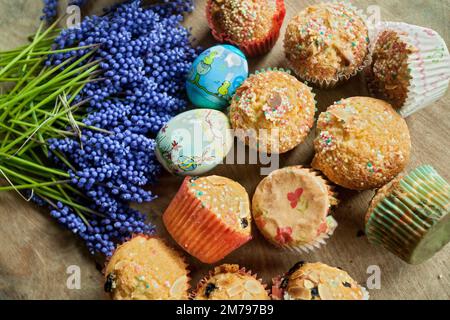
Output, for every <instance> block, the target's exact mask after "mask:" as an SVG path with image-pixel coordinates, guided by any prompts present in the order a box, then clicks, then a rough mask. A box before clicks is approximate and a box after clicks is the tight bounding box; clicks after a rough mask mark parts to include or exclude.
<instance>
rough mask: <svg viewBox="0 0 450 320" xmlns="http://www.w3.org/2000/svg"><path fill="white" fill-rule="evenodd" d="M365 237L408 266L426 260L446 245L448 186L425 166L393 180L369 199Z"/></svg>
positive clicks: (448, 235) (449, 209)
mask: <svg viewBox="0 0 450 320" xmlns="http://www.w3.org/2000/svg"><path fill="white" fill-rule="evenodd" d="M366 234H367V237H368V239H369V241H370V242H371V243H373V244H378V245H382V246H383V247H385V248H386V249H387V250H389V251H391V252H392V253H394V254H395V255H397V256H398V257H400V258H401V259H403V260H404V261H406V262H408V263H410V264H419V263H422V262H424V261H426V260H428V259H429V258H431V257H432V256H433V255H434V254H435V253H436V252H438V251H439V250H441V249H442V248H443V247H444V246H445V245H446V244H447V243H448V242H449V241H450V184H449V183H448V182H447V181H445V180H444V179H443V178H442V177H441V176H440V175H439V174H438V173H437V172H436V170H435V169H433V167H431V166H428V165H427V166H421V167H419V168H417V169H415V170H413V171H412V172H410V173H409V174H408V175H406V176H404V177H399V178H397V179H395V180H393V181H392V182H391V183H389V184H387V185H386V186H384V187H383V188H381V189H380V190H379V191H378V193H377V194H376V195H375V197H374V198H373V200H372V202H371V204H370V207H369V210H368V212H367V215H366Z"/></svg>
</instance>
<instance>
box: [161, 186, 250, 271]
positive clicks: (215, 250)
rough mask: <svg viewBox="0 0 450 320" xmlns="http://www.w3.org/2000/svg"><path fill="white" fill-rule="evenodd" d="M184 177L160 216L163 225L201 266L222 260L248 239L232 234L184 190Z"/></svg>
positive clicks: (241, 235) (185, 187) (235, 233)
mask: <svg viewBox="0 0 450 320" xmlns="http://www.w3.org/2000/svg"><path fill="white" fill-rule="evenodd" d="M190 179H191V177H186V178H185V179H184V181H183V184H182V185H181V188H180V190H179V191H178V193H177V194H176V196H175V197H174V198H173V200H172V202H171V203H170V205H169V207H168V208H167V209H166V211H165V212H164V214H163V222H164V225H165V226H166V229H167V231H168V232H169V233H170V235H171V236H172V238H173V239H174V240H175V241H176V242H177V243H178V244H179V245H180V246H181V247H182V248H183V249H184V250H185V251H187V252H188V253H189V254H191V255H192V256H194V257H196V258H197V259H198V260H200V261H201V262H203V263H209V264H212V263H215V262H217V261H219V260H222V259H223V258H224V257H225V256H227V255H228V254H229V253H231V252H232V251H234V250H236V249H237V248H239V247H240V246H242V245H243V244H245V243H246V242H248V241H249V240H251V238H252V237H251V235H248V236H247V235H244V234H242V233H239V232H236V231H234V230H232V229H231V228H230V227H228V226H227V225H226V224H225V223H224V222H222V221H221V220H220V219H219V218H218V217H217V216H216V215H215V214H214V213H213V212H211V211H210V210H209V209H208V208H205V207H204V206H203V205H202V202H201V201H200V200H199V199H197V198H196V197H195V196H194V195H193V194H192V193H191V192H190V191H189V188H188V183H189V181H190Z"/></svg>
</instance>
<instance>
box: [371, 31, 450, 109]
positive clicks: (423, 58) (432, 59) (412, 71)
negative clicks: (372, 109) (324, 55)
mask: <svg viewBox="0 0 450 320" xmlns="http://www.w3.org/2000/svg"><path fill="white" fill-rule="evenodd" d="M372 42H373V47H372V48H371V51H372V60H373V61H372V66H371V68H370V70H369V71H368V78H369V83H368V85H369V91H370V92H371V94H372V95H374V96H376V97H380V98H382V99H385V100H387V101H389V102H390V103H391V104H392V105H393V106H394V107H395V108H396V109H397V111H398V112H399V113H400V114H401V115H402V116H403V117H407V116H409V115H411V114H413V113H414V112H417V111H419V110H421V109H423V108H425V107H426V106H428V105H430V104H431V103H433V102H435V101H437V100H439V99H440V98H442V97H443V96H444V94H445V92H446V90H447V88H448V84H449V81H450V55H449V51H448V48H447V46H446V44H445V41H444V39H442V37H441V36H440V35H439V34H438V33H437V32H436V31H433V30H431V29H428V28H423V27H419V26H414V25H409V24H406V23H398V22H384V23H381V24H380V25H379V26H378V28H377V33H376V36H375V38H374V41H372Z"/></svg>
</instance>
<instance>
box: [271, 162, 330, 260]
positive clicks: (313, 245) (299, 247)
mask: <svg viewBox="0 0 450 320" xmlns="http://www.w3.org/2000/svg"><path fill="white" fill-rule="evenodd" d="M296 167H300V168H303V169H307V170H308V171H309V172H310V173H311V174H313V175H314V176H316V177H317V178H318V179H320V180H322V181H323V183H324V184H325V185H326V187H327V189H328V194H329V199H330V205H331V207H334V206H336V205H337V204H338V202H339V200H338V199H337V193H336V192H335V190H334V187H333V186H332V185H331V184H330V183H329V181H328V180H327V179H326V178H325V177H324V176H323V175H322V174H321V173H320V172H319V171H316V170H314V169H311V168H305V167H303V166H301V165H299V166H296ZM326 223H327V227H328V228H327V230H326V232H323V233H320V234H319V235H318V236H317V237H316V238H315V239H314V240H313V241H311V242H310V243H305V244H284V245H280V244H279V243H275V242H274V241H273V240H270V239H269V238H267V237H266V238H267V240H269V242H271V243H272V244H273V245H275V246H276V247H278V248H281V249H284V250H289V251H293V252H297V253H309V252H312V251H315V250H316V249H320V248H321V247H322V246H324V245H326V240H328V239H329V238H330V237H331V236H332V235H333V233H334V231H335V230H336V228H337V227H338V223H337V221H336V220H335V219H334V218H333V217H332V216H331V215H328V216H327V217H326ZM263 235H264V234H263Z"/></svg>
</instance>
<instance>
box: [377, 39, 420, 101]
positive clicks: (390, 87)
mask: <svg viewBox="0 0 450 320" xmlns="http://www.w3.org/2000/svg"><path fill="white" fill-rule="evenodd" d="M416 50H417V49H416V48H414V47H412V46H410V45H409V44H408V43H406V42H405V41H404V40H402V39H401V38H400V35H399V34H398V33H397V32H396V31H393V30H386V31H384V32H382V33H381V34H380V36H379V38H378V40H377V43H376V44H375V49H374V52H373V55H372V57H373V64H372V71H373V73H372V77H373V78H372V83H371V85H372V86H374V87H375V88H377V92H379V93H380V97H381V98H383V99H386V100H387V101H389V102H390V103H391V104H392V106H393V107H394V108H396V109H398V108H400V107H402V106H403V104H404V103H405V101H406V98H407V96H408V88H409V86H410V80H411V74H410V71H409V66H408V59H409V56H410V55H411V54H412V53H413V52H415V51H416Z"/></svg>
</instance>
